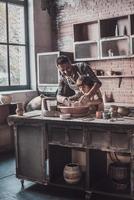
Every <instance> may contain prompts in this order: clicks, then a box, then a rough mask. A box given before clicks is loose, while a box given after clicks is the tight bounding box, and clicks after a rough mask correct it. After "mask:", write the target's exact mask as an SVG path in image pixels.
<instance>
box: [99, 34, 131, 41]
mask: <svg viewBox="0 0 134 200" xmlns="http://www.w3.org/2000/svg"><path fill="white" fill-rule="evenodd" d="M128 38H129V37H128V36H126V35H125V36H118V37H117V36H115V37H109V38H102V39H100V41H113V40H123V39H128Z"/></svg>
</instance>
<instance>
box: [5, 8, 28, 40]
mask: <svg viewBox="0 0 134 200" xmlns="http://www.w3.org/2000/svg"><path fill="white" fill-rule="evenodd" d="M8 8H9V42H12V43H21V44H24V43H25V27H24V8H23V7H22V6H19V5H13V4H8Z"/></svg>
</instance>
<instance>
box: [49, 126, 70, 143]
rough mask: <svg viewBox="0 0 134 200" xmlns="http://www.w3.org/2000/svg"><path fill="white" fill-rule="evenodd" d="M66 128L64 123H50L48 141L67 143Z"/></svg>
mask: <svg viewBox="0 0 134 200" xmlns="http://www.w3.org/2000/svg"><path fill="white" fill-rule="evenodd" d="M65 135H66V128H65V126H62V125H48V141H49V142H52V143H59V144H65Z"/></svg>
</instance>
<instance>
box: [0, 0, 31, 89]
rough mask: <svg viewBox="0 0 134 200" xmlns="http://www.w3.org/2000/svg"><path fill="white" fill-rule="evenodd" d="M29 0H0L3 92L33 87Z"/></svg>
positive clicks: (0, 77) (0, 73)
mask: <svg viewBox="0 0 134 200" xmlns="http://www.w3.org/2000/svg"><path fill="white" fill-rule="evenodd" d="M27 10H28V8H27V0H0V90H1V91H4V90H16V89H28V88H29V64H28V63H29V59H28V58H29V55H28V24H27V22H28V12H27Z"/></svg>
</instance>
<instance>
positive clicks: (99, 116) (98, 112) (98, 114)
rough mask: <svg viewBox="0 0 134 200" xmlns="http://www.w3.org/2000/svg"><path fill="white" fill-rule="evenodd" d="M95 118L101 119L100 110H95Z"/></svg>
mask: <svg viewBox="0 0 134 200" xmlns="http://www.w3.org/2000/svg"><path fill="white" fill-rule="evenodd" d="M96 118H97V119H101V118H102V111H96Z"/></svg>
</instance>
